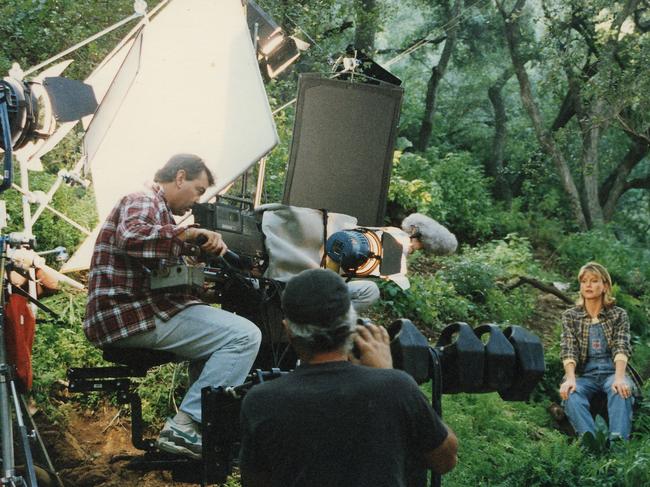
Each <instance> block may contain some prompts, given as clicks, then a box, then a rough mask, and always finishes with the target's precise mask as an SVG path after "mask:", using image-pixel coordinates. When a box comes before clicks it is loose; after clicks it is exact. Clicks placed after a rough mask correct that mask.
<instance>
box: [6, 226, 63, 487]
mask: <svg viewBox="0 0 650 487" xmlns="http://www.w3.org/2000/svg"><path fill="white" fill-rule="evenodd" d="M7 246H8V243H7V239H6V238H5V237H3V236H2V235H1V234H0V429H1V436H0V441H1V444H2V445H1V446H2V457H1V460H2V465H1V467H2V475H1V476H0V486H11V487H13V486H16V487H19V486H21V487H22V486H27V487H37V486H38V485H39V482H40V485H41V486H46V485H57V486H59V487H63V482H62V481H61V479H60V478H59V476H58V474H57V473H56V471H55V470H54V467H53V465H52V461H51V460H50V457H49V455H48V454H47V450H46V449H45V445H44V444H43V441H42V439H41V437H40V435H39V433H38V429H37V428H36V424H35V423H34V421H33V419H32V417H31V415H30V414H29V411H28V409H27V404H26V402H25V399H24V398H23V396H22V395H21V394H19V393H18V390H17V387H16V381H15V380H14V374H13V367H12V365H11V364H9V362H8V357H7V349H6V341H5V336H6V330H7V328H6V327H7V322H6V320H5V318H6V315H5V290H6V286H5V283H6V282H7V279H6V276H5V273H6V266H5V262H6V258H7V251H6V250H7ZM14 428H15V429H14ZM15 433H17V435H15ZM30 440H33V441H35V442H36V443H37V446H38V447H39V450H40V453H41V456H42V458H43V460H44V462H45V464H46V467H47V468H45V469H42V468H40V467H37V466H36V465H35V463H34V458H33V455H32V449H31V445H30ZM16 444H18V445H19V446H20V453H21V454H22V457H23V466H22V468H17V465H16V451H15V446H16ZM37 474H38V475H37Z"/></svg>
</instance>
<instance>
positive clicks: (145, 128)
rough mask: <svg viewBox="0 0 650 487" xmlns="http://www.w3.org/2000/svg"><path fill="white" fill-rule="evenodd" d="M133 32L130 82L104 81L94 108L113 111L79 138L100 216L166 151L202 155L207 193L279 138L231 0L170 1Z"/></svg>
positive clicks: (238, 9) (148, 174)
mask: <svg viewBox="0 0 650 487" xmlns="http://www.w3.org/2000/svg"><path fill="white" fill-rule="evenodd" d="M142 35H143V38H142V48H141V54H140V58H139V63H137V64H138V68H137V73H136V74H135V76H134V77H133V66H134V65H133V64H132V63H124V64H123V68H121V69H127V70H129V72H128V73H126V74H127V76H126V79H129V81H131V80H132V84H130V87H129V88H128V90H126V94H125V96H123V97H113V96H111V90H112V89H113V86H111V88H109V91H108V93H107V94H106V96H105V97H104V100H103V101H102V105H101V106H100V108H99V109H98V112H97V114H99V113H100V112H101V111H105V112H107V113H110V114H111V115H112V116H111V117H105V118H104V120H103V121H102V124H99V126H98V127H97V128H94V127H93V124H94V122H95V120H98V121H99V120H100V118H99V117H96V118H95V119H93V122H91V124H90V126H89V128H88V136H87V139H88V140H87V141H85V144H84V145H87V142H90V146H92V149H91V153H90V154H88V155H89V156H91V159H90V160H89V161H88V163H89V165H90V171H91V172H92V176H93V186H94V188H95V195H96V198H97V208H98V213H99V218H100V220H103V219H104V218H105V217H106V216H107V214H108V213H109V212H110V210H111V208H112V207H113V206H114V204H115V203H116V201H117V200H118V199H119V198H120V197H121V196H123V195H124V194H127V193H129V192H132V191H136V190H138V189H140V188H141V187H142V184H143V183H144V182H145V181H150V180H151V179H152V178H153V175H154V173H155V172H156V170H157V169H159V168H160V167H162V166H163V165H164V163H165V162H166V161H167V160H168V159H169V157H171V156H172V155H173V154H176V153H178V152H190V153H195V154H197V155H199V156H200V157H202V158H203V159H204V160H205V162H206V163H207V165H208V167H209V168H210V169H211V170H212V171H213V173H214V175H215V177H216V179H217V186H215V187H213V188H212V191H210V194H207V195H206V198H208V197H210V196H212V195H214V194H215V193H216V192H217V191H218V190H219V189H220V188H222V187H224V186H226V185H227V184H228V183H230V182H231V181H232V180H234V179H235V178H236V177H237V176H239V175H240V174H242V173H243V172H244V171H245V170H246V169H248V168H249V167H250V166H251V165H252V164H253V163H255V162H256V161H257V160H259V159H260V158H261V157H262V156H264V155H265V154H266V153H267V152H269V151H270V150H271V149H272V148H273V147H274V146H275V145H276V144H277V141H278V138H277V133H276V131H275V124H274V123H273V118H272V115H271V110H270V107H269V104H268V100H267V98H266V93H265V91H264V84H263V82H262V79H261V76H260V73H259V69H258V65H257V60H256V57H255V53H254V51H253V46H252V42H251V39H250V33H249V32H248V27H247V25H246V19H245V16H244V11H243V9H242V6H241V2H240V0H219V1H215V0H175V1H172V2H170V4H169V5H167V6H166V7H165V8H164V9H163V10H162V11H161V12H160V13H159V14H158V15H157V16H156V17H154V18H153V20H152V21H151V22H150V23H149V25H147V26H145V28H144V30H143V33H142ZM116 78H117V79H119V78H120V74H119V73H118V75H117V77H116ZM115 86H116V88H118V89H119V90H122V91H124V84H123V83H116V84H115ZM105 104H107V105H105ZM108 104H110V106H108ZM106 118H109V120H108V122H107V120H106Z"/></svg>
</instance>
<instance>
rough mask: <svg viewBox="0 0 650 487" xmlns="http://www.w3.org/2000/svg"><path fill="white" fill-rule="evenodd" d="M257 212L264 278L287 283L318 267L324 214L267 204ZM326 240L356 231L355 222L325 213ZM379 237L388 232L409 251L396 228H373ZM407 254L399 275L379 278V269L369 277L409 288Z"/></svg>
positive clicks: (320, 257)
mask: <svg viewBox="0 0 650 487" xmlns="http://www.w3.org/2000/svg"><path fill="white" fill-rule="evenodd" d="M256 211H259V212H263V214H262V233H263V234H264V236H265V246H266V251H267V252H268V255H269V265H268V267H267V269H266V272H265V273H264V277H267V278H269V279H276V280H278V281H282V282H286V281H288V280H289V279H291V278H292V277H293V276H295V275H296V274H298V273H300V272H301V271H304V270H306V269H317V268H319V267H320V266H321V260H322V258H323V252H324V242H323V212H322V211H321V210H315V209H313V208H301V207H298V206H287V205H280V204H270V205H263V206H260V207H259V208H258V209H257V210H256ZM327 216H328V218H327V237H330V236H331V235H332V234H333V233H336V232H338V231H340V230H351V229H354V228H359V226H358V225H357V219H356V218H355V217H353V216H349V215H344V214H342V213H329V212H328V214H327ZM373 230H375V231H377V233H378V234H379V236H380V237H381V232H388V233H390V234H391V235H393V236H394V237H395V238H397V240H398V241H399V242H400V243H402V245H403V248H404V249H408V242H409V238H408V235H407V234H406V233H405V232H403V231H402V230H400V229H399V228H395V227H383V228H373ZM405 273H406V255H405V254H404V255H403V256H402V273H400V274H393V275H391V276H380V274H379V271H378V269H377V270H376V271H375V272H374V273H373V274H372V276H374V277H383V278H386V279H390V280H392V281H394V282H395V283H396V284H397V285H398V286H400V287H401V288H402V289H408V288H409V286H410V283H409V281H408V278H407V277H406V276H405Z"/></svg>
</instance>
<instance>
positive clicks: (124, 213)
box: [84, 186, 203, 346]
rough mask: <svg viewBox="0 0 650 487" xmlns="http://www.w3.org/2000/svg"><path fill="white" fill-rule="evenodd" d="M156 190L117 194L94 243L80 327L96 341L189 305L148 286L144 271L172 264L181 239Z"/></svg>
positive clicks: (150, 324)
mask: <svg viewBox="0 0 650 487" xmlns="http://www.w3.org/2000/svg"><path fill="white" fill-rule="evenodd" d="M182 231H184V228H183V227H179V226H177V225H176V224H175V222H174V218H173V216H172V213H171V210H170V209H169V207H168V206H167V203H166V202H165V199H164V198H163V193H162V190H161V189H160V188H159V187H157V186H154V187H153V188H151V190H149V191H146V192H140V193H133V194H130V195H128V196H125V197H124V198H122V200H121V201H120V202H119V203H118V204H117V205H116V206H115V208H113V210H112V211H111V214H110V215H109V216H108V218H107V219H106V221H105V222H104V224H103V225H102V228H101V230H100V232H99V236H98V237H97V241H96V242H95V250H94V253H93V258H92V263H91V264H90V275H89V282H88V304H87V306H86V319H85V320H84V332H85V333H86V336H87V337H88V339H89V340H90V341H91V342H93V343H94V344H96V345H98V346H105V345H108V344H110V343H112V342H114V341H116V340H119V339H121V338H125V337H127V336H131V335H135V334H137V333H141V332H143V331H147V330H151V329H153V328H155V326H156V325H155V321H154V317H155V316H158V317H159V318H160V319H162V320H164V321H166V320H168V319H169V318H171V317H172V316H174V315H175V314H176V313H178V312H179V311H182V310H183V309H185V308H186V307H188V306H190V305H193V304H203V303H202V302H201V301H199V300H197V299H195V298H194V297H193V296H191V295H188V294H179V293H170V292H164V291H152V290H151V289H150V287H149V272H148V270H152V269H156V268H160V267H162V266H164V265H169V264H178V263H179V262H180V261H181V254H182V252H183V250H184V246H185V244H184V243H183V241H182V240H181V239H179V238H178V235H179V234H180V233H181V232H182Z"/></svg>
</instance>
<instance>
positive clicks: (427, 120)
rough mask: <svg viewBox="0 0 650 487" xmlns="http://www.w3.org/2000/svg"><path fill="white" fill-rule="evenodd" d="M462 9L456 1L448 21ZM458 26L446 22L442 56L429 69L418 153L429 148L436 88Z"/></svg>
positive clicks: (451, 48)
mask: <svg viewBox="0 0 650 487" xmlns="http://www.w3.org/2000/svg"><path fill="white" fill-rule="evenodd" d="M462 9H463V0H456V1H455V3H454V7H453V10H452V12H451V15H450V16H449V17H450V20H451V19H457V18H459V16H460V13H461V11H462ZM459 24H460V22H447V27H446V28H445V34H446V35H447V40H445V47H443V49H442V54H441V55H440V60H439V61H438V64H437V65H436V66H434V67H433V68H432V69H431V77H430V78H429V83H428V84H427V96H426V99H425V102H424V115H423V116H422V124H421V125H420V134H419V136H418V141H417V143H416V144H415V146H416V148H417V150H419V151H423V152H424V151H425V150H427V147H428V146H429V138H430V137H431V132H432V131H433V115H434V114H435V112H436V100H437V95H438V87H439V85H440V81H441V80H442V78H443V76H444V75H445V72H446V71H447V65H448V64H449V60H450V59H451V54H452V52H453V50H454V46H455V45H456V37H457V36H458V26H459Z"/></svg>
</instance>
